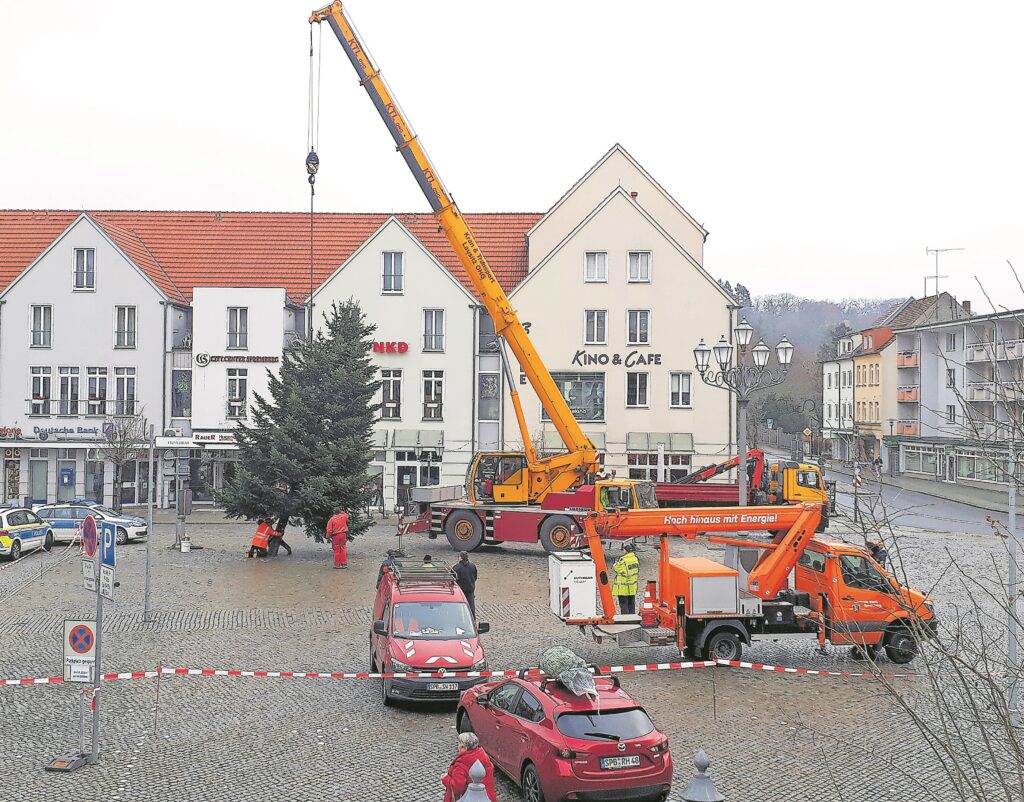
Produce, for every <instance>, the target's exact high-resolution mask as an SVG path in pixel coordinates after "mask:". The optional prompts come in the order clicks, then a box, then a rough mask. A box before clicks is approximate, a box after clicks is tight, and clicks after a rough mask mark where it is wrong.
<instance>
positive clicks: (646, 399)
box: [626, 370, 651, 409]
mask: <svg viewBox="0 0 1024 802" xmlns="http://www.w3.org/2000/svg"><path fill="white" fill-rule="evenodd" d="M632 376H636V377H637V388H636V403H634V404H631V403H629V379H630V377H632ZM640 376H643V377H644V381H643V385H644V388H643V389H644V396H643V402H642V403H641V401H640V382H639V377H640ZM650 406H651V374H650V372H649V371H646V370H630V371H627V372H626V409H648V408H649V407H650Z"/></svg>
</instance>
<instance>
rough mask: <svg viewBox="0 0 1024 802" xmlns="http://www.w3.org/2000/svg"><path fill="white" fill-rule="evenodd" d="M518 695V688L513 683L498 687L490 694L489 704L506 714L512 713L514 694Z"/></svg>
mask: <svg viewBox="0 0 1024 802" xmlns="http://www.w3.org/2000/svg"><path fill="white" fill-rule="evenodd" d="M518 693H519V686H518V685H517V684H516V683H514V682H509V683H506V684H505V685H499V686H498V687H497V688H496V689H495V690H494V692H493V693H491V704H492V705H494V706H495V707H496V708H498V709H499V710H504V711H505V712H506V713H511V712H512V702H514V701H515V698H516V694H518Z"/></svg>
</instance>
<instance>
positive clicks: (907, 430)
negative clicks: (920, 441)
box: [896, 420, 921, 437]
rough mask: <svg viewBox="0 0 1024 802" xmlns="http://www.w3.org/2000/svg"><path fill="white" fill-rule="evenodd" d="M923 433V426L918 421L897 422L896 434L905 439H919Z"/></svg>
mask: <svg viewBox="0 0 1024 802" xmlns="http://www.w3.org/2000/svg"><path fill="white" fill-rule="evenodd" d="M920 433H921V424H920V423H919V422H918V421H916V420H901V421H897V422H896V434H899V435H903V436H905V437H917V436H918V435H919V434H920Z"/></svg>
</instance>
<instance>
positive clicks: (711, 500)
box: [654, 482, 739, 507]
mask: <svg viewBox="0 0 1024 802" xmlns="http://www.w3.org/2000/svg"><path fill="white" fill-rule="evenodd" d="M738 493H739V485H738V484H736V483H734V482H730V483H723V482H715V483H713V484H712V483H710V482H698V483H694V484H679V483H676V482H657V483H656V484H655V485H654V494H655V496H656V497H657V499H658V503H659V504H660V505H661V506H665V503H666V502H668V503H670V504H673V505H675V506H687V505H690V506H695V507H699V506H705V505H707V506H727V505H729V504H735V503H736V497H737V494H738Z"/></svg>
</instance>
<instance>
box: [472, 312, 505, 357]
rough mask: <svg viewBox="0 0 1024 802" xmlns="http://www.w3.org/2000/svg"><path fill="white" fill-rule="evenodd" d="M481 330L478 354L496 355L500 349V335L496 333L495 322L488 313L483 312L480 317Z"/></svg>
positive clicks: (479, 332) (478, 336)
mask: <svg viewBox="0 0 1024 802" xmlns="http://www.w3.org/2000/svg"><path fill="white" fill-rule="evenodd" d="M479 321H480V328H479V329H478V334H477V353H479V354H496V353H497V352H498V348H499V347H500V345H499V343H498V335H497V334H495V333H494V320H493V318H491V316H490V315H489V314H487V312H485V311H482V310H481V313H480V315H479Z"/></svg>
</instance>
